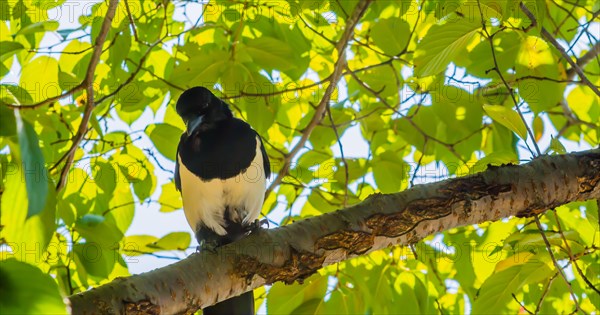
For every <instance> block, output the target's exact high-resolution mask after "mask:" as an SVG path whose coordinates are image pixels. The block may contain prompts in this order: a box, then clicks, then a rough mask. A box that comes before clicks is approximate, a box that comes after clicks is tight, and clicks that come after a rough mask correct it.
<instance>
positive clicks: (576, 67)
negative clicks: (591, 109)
mask: <svg viewBox="0 0 600 315" xmlns="http://www.w3.org/2000/svg"><path fill="white" fill-rule="evenodd" d="M519 5H520V7H521V11H523V13H525V15H527V17H528V18H529V19H530V20H531V24H532V25H533V26H537V23H538V22H537V19H536V17H535V16H534V15H533V13H531V11H529V9H528V8H527V6H525V4H524V3H523V2H521V3H520V4H519ZM541 29H542V37H543V38H544V39H546V40H547V41H549V42H550V43H551V44H552V45H553V46H554V47H555V48H556V49H557V50H558V51H559V52H560V53H561V55H562V56H563V57H564V58H565V60H566V61H567V63H569V65H571V69H573V70H574V71H575V72H576V73H577V75H578V76H579V78H581V81H583V82H584V83H585V84H586V85H587V86H588V87H589V88H590V89H592V91H594V93H596V95H598V96H600V90H598V87H596V86H595V85H594V84H593V83H592V82H590V80H589V79H588V78H587V76H586V75H585V73H583V70H581V67H579V65H578V64H577V63H575V61H573V60H572V59H571V56H569V54H567V52H566V51H565V49H564V48H563V47H562V46H561V45H560V43H558V42H557V41H556V38H554V36H552V34H550V33H549V32H548V30H546V29H545V28H544V27H542V28H541Z"/></svg>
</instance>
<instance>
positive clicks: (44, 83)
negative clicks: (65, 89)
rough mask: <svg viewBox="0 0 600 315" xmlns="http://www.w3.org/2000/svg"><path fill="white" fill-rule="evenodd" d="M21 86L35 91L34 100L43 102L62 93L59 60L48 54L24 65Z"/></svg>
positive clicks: (32, 95) (32, 94)
mask: <svg viewBox="0 0 600 315" xmlns="http://www.w3.org/2000/svg"><path fill="white" fill-rule="evenodd" d="M19 82H20V84H19V85H20V86H21V87H23V88H24V89H26V90H27V91H33V93H31V97H32V98H33V101H34V102H41V101H43V100H46V99H48V98H50V97H53V96H57V95H59V94H60V93H61V89H60V85H59V79H58V62H57V61H56V59H54V58H52V57H48V56H40V57H37V58H35V59H33V60H32V61H30V62H29V63H27V64H25V65H24V66H23V70H22V72H21V80H20V81H19Z"/></svg>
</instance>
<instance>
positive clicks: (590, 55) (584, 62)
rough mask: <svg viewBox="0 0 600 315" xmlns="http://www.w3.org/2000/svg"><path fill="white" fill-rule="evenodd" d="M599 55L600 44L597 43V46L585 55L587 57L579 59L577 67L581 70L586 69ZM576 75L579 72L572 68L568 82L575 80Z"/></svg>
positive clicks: (568, 73) (568, 71) (568, 74)
mask: <svg viewBox="0 0 600 315" xmlns="http://www.w3.org/2000/svg"><path fill="white" fill-rule="evenodd" d="M598 54H600V42H596V44H594V46H592V49H590V50H589V51H588V52H587V53H585V55H583V56H581V58H579V59H577V65H578V66H579V67H580V68H583V67H585V66H586V65H587V64H588V63H589V62H590V61H592V60H594V59H596V58H597V57H598ZM576 74H577V71H576V70H575V68H570V69H569V70H567V80H573V78H574V77H575V75H576Z"/></svg>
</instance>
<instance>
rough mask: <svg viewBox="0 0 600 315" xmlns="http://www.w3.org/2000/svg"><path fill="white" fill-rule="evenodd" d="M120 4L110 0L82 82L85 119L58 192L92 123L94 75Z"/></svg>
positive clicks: (76, 135)
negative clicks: (84, 89) (85, 93)
mask: <svg viewBox="0 0 600 315" xmlns="http://www.w3.org/2000/svg"><path fill="white" fill-rule="evenodd" d="M118 4H119V0H110V2H109V4H108V10H107V12H106V16H105V17H104V21H103V22H102V27H101V28H100V33H99V34H98V37H96V42H95V44H94V52H93V53H92V58H91V60H90V63H89V65H88V69H87V72H86V75H85V79H84V80H83V82H82V84H83V85H84V86H85V87H86V88H87V103H86V106H85V110H84V113H83V118H82V119H81V123H80V124H79V129H78V130H77V133H76V134H75V138H74V139H73V144H72V145H71V148H70V149H69V151H68V152H67V155H66V157H67V159H66V160H67V161H66V162H65V166H64V167H63V169H62V171H61V174H60V178H59V180H58V184H57V185H56V190H57V191H59V190H61V189H62V188H63V187H64V186H65V184H66V180H67V175H68V174H69V170H70V169H71V163H73V159H74V158H75V152H76V151H77V148H78V147H79V143H80V142H81V140H83V138H84V136H85V134H86V132H87V129H88V123H89V121H90V117H91V116H92V111H93V110H94V73H95V72H96V66H97V65H98V62H99V61H100V55H101V54H102V46H104V42H105V41H106V35H107V34H108V31H109V30H110V25H111V23H112V20H113V18H114V17H115V12H116V10H117V5H118Z"/></svg>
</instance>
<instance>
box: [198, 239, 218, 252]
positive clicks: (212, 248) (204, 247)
mask: <svg viewBox="0 0 600 315" xmlns="http://www.w3.org/2000/svg"><path fill="white" fill-rule="evenodd" d="M217 247H219V244H218V243H217V242H216V241H208V242H207V241H202V242H201V243H200V245H199V246H197V247H196V252H203V251H209V252H210V253H211V254H216V253H217Z"/></svg>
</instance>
